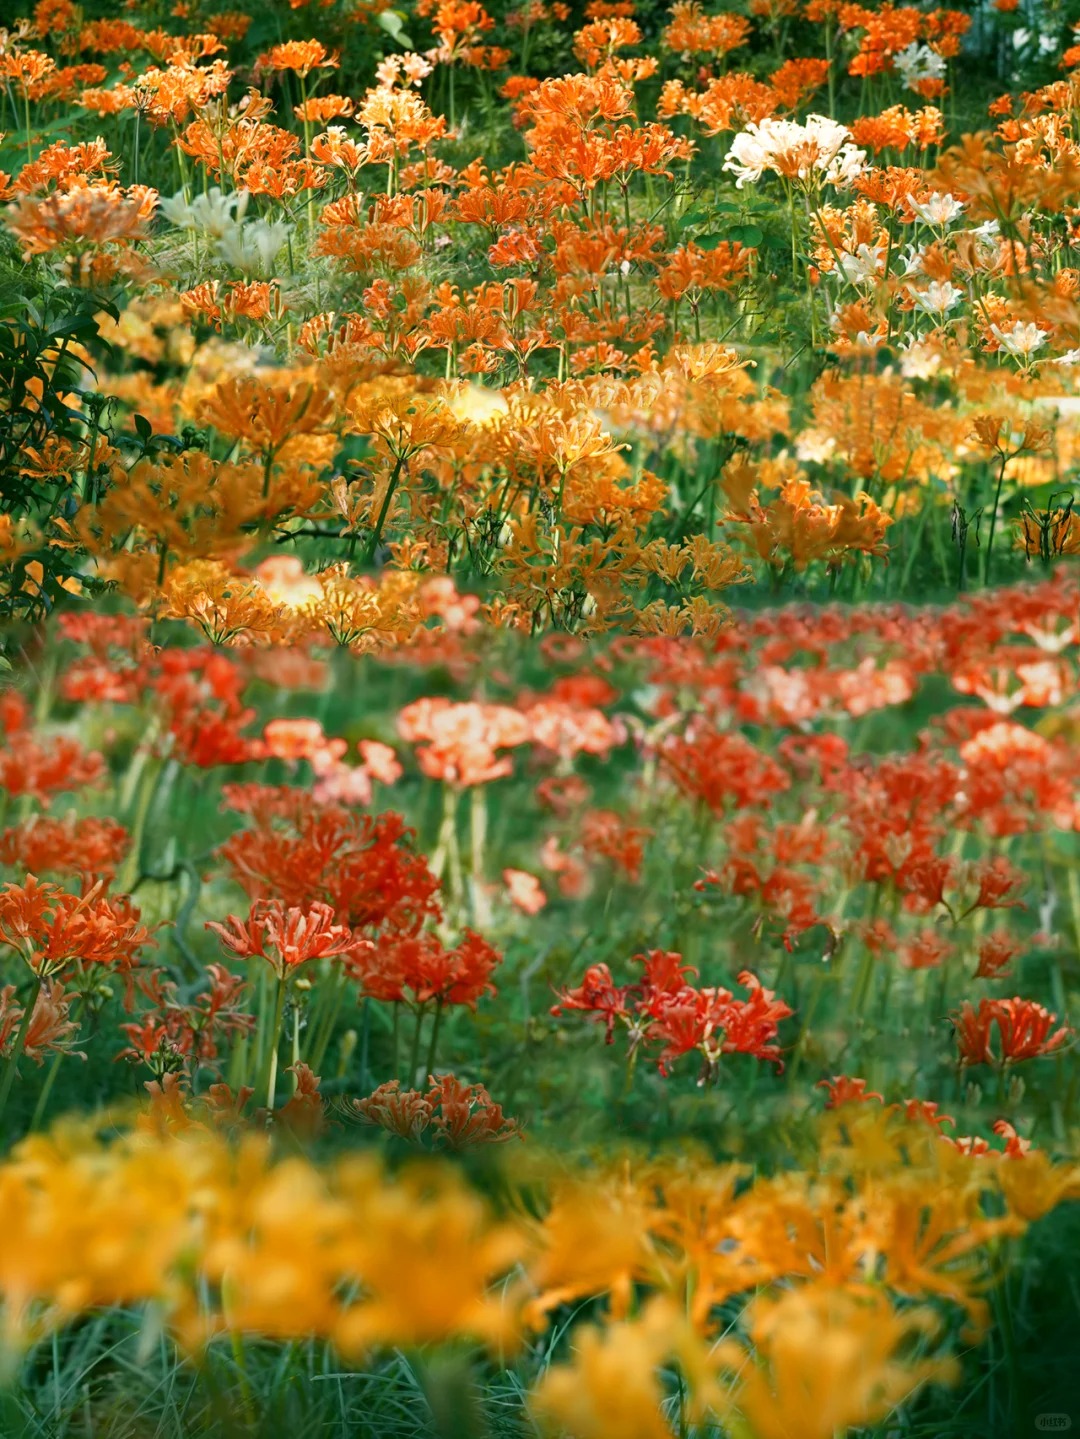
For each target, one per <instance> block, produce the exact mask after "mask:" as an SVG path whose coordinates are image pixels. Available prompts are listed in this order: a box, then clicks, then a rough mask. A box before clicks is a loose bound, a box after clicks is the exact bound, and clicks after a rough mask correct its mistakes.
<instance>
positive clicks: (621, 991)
mask: <svg viewBox="0 0 1080 1439" xmlns="http://www.w3.org/2000/svg"><path fill="white" fill-rule="evenodd" d="M640 994H641V986H640V985H637V984H625V985H621V986H620V985H617V984H616V983H615V981H614V980H613V979H612V977H611V970H610V969H609V968H608V967H607V965H606V964H591V965H590V966H589V968H588V969H587V970H586V971H585V978H584V979H583V980H582V982H581V984H580V985H579V986H578V988H577V989H564V990H561V991H560V993H559V1002H558V1004H556V1005H553V1006H552V1010H551V1013H552V1014H553V1015H555V1016H556V1017H558V1016H560V1015H561V1014H562V1013H563V1011H564V1010H566V1009H579V1010H584V1011H585V1012H587V1013H590V1014H595V1015H597V1016H598V1017H599V1018H601V1019H602V1020H603V1021H604V1030H605V1036H604V1042H605V1043H606V1044H611V1043H613V1041H614V1039H615V1024H616V1022H617V1021H618V1020H620V1019H628V1018H629V1016H630V1010H629V1009H628V1008H627V1000H628V999H629V998H630V996H631V995H638V996H640Z"/></svg>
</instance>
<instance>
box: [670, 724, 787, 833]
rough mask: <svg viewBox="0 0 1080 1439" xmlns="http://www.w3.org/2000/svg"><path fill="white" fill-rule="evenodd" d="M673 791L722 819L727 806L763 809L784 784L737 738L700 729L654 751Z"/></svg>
mask: <svg viewBox="0 0 1080 1439" xmlns="http://www.w3.org/2000/svg"><path fill="white" fill-rule="evenodd" d="M660 757H661V759H662V761H663V764H664V767H665V769H666V770H667V771H668V773H669V774H670V775H671V777H672V778H673V779H674V781H675V783H676V784H677V785H678V787H679V789H680V790H682V792H683V793H684V794H686V795H689V796H690V797H691V798H694V799H698V800H700V801H701V802H702V803H703V804H705V805H707V806H708V808H709V809H710V810H712V812H713V814H722V813H723V812H724V810H725V809H726V808H727V807H728V805H729V804H730V805H732V806H733V807H734V808H735V809H742V808H744V807H745V806H746V805H752V804H759V805H768V803H769V800H770V797H771V796H772V795H774V794H776V793H778V792H779V791H781V790H785V789H787V788H788V786H789V784H790V780H789V779H788V776H787V775H786V774H785V773H784V771H783V770H782V769H781V768H780V766H779V765H778V764H777V763H776V761H775V760H774V759H772V758H770V756H769V755H767V754H764V753H763V752H762V751H761V750H759V749H757V748H756V747H755V746H754V745H752V744H751V743H750V741H749V740H748V739H746V738H745V737H744V736H743V735H741V734H736V733H729V734H721V733H719V732H718V731H716V730H713V729H709V728H706V727H704V726H700V727H698V728H696V729H695V730H692V731H691V732H690V733H689V734H688V735H686V736H685V737H676V736H674V735H672V736H670V737H669V738H668V739H667V740H666V741H665V743H664V746H663V748H662V750H661V751H660Z"/></svg>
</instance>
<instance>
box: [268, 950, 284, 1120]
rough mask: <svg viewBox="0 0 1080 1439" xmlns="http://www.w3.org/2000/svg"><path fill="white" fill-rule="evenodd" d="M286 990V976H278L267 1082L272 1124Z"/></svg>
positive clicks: (269, 1114) (269, 1113)
mask: <svg viewBox="0 0 1080 1439" xmlns="http://www.w3.org/2000/svg"><path fill="white" fill-rule="evenodd" d="M285 989H286V980H285V977H284V975H279V976H278V981H277V993H276V995H275V997H274V1028H273V1033H272V1036H271V1041H270V1063H269V1067H268V1068H269V1073H268V1076H267V1080H266V1118H267V1123H269V1122H270V1120H271V1118H272V1117H273V1113H274V1101H275V1099H276V1098H277V1071H278V1049H279V1047H280V1045H281V1028H282V1021H283V1020H284V1017H285Z"/></svg>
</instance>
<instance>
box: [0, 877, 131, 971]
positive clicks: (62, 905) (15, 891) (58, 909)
mask: <svg viewBox="0 0 1080 1439" xmlns="http://www.w3.org/2000/svg"><path fill="white" fill-rule="evenodd" d="M148 943H150V931H149V930H148V929H146V928H145V927H144V926H143V925H141V924H140V923H139V912H138V910H137V909H135V908H134V906H133V905H132V903H131V901H130V899H128V897H127V896H126V895H117V896H115V897H114V896H110V895H107V894H105V893H104V892H103V886H102V884H101V882H100V881H99V882H98V883H97V884H95V885H94V887H93V888H92V889H91V890H89V891H88V892H87V893H86V894H84V895H83V896H82V898H81V899H80V898H79V897H78V896H77V895H73V894H69V893H68V892H67V891H66V890H63V889H60V888H59V886H57V885H54V884H42V883H41V882H40V881H39V880H38V879H36V878H35V877H34V875H32V874H30V875H27V877H26V882H25V883H24V884H8V885H6V886H5V887H4V890H3V891H2V892H0V945H6V946H7V947H8V948H10V949H14V950H16V951H17V952H18V953H19V954H21V955H22V957H23V959H25V960H26V963H27V964H28V965H29V967H30V969H31V970H32V971H33V973H34V974H36V975H37V976H38V977H39V978H41V979H44V978H47V977H48V976H49V975H51V974H55V973H56V972H57V971H58V970H60V969H62V968H63V967H64V966H65V965H68V964H77V965H79V966H81V967H82V968H84V969H85V968H86V967H87V966H88V965H103V966H106V967H107V968H109V969H115V970H120V971H121V972H123V973H125V974H127V973H130V972H131V970H132V969H133V968H134V967H135V965H136V964H137V963H138V955H139V950H140V949H141V948H142V947H143V946H144V945H146V944H148Z"/></svg>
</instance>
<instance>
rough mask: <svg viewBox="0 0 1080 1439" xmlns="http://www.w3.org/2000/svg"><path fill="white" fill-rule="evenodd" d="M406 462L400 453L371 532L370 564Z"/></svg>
mask: <svg viewBox="0 0 1080 1439" xmlns="http://www.w3.org/2000/svg"><path fill="white" fill-rule="evenodd" d="M404 463H405V455H404V453H402V454H400V455H399V456H398V459H397V464H396V465H395V466H394V469H393V473H392V474H391V476H390V483H389V484H388V485H387V487H386V494H385V495H384V496H383V502H382V508H381V509H380V510H379V518H378V519H377V520H376V521H375V528H374V530H372V532H371V543H370V544H369V545H368V551H367V562H368V564H369V565H373V564H374V563H375V552H376V551H377V550H378V548H379V541H380V540H381V539H382V532H383V525H384V524H385V523H386V515H387V511H388V510H389V509H390V501H391V500H392V499H393V498H394V491H395V490H396V489H397V484H398V480H399V479H400V478H401V469H402V466H403V465H404Z"/></svg>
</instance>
